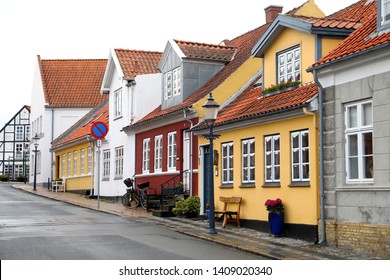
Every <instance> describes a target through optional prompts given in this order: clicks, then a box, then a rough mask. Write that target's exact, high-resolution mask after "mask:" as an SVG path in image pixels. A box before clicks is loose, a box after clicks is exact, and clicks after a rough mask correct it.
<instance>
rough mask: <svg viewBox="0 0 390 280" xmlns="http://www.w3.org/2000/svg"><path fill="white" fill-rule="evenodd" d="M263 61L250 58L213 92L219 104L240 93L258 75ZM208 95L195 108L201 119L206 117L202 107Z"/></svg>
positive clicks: (194, 105)
mask: <svg viewBox="0 0 390 280" xmlns="http://www.w3.org/2000/svg"><path fill="white" fill-rule="evenodd" d="M261 61H262V59H261V58H255V57H252V56H251V57H250V58H249V59H248V60H247V61H246V62H244V63H243V64H242V65H241V66H240V67H239V68H238V69H237V70H236V71H235V72H234V73H232V74H231V75H230V76H229V77H228V78H227V79H226V80H225V81H224V82H222V83H221V84H220V85H219V86H218V87H217V88H216V89H215V90H213V97H214V100H215V101H216V102H217V103H218V104H223V103H224V102H225V101H226V100H228V99H229V98H230V97H231V96H232V95H233V94H235V93H236V92H237V91H239V90H240V89H241V88H242V87H243V86H244V85H245V84H246V83H247V82H248V81H249V80H250V79H251V78H252V77H253V76H255V75H256V73H258V72H259V71H260V69H261V67H262V62H261ZM207 98H208V95H207V96H206V97H204V98H203V99H201V100H199V101H198V102H196V103H195V104H193V107H194V108H195V110H196V111H197V113H198V115H199V118H203V117H204V111H203V108H202V106H203V105H204V104H205V103H206V101H207Z"/></svg>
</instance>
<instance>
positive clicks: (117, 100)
mask: <svg viewBox="0 0 390 280" xmlns="http://www.w3.org/2000/svg"><path fill="white" fill-rule="evenodd" d="M122 109H123V107H122V88H120V89H118V90H116V91H115V92H114V118H120V117H122V114H123V111H122Z"/></svg>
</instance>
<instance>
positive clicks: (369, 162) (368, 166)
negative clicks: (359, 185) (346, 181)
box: [363, 156, 374, 179]
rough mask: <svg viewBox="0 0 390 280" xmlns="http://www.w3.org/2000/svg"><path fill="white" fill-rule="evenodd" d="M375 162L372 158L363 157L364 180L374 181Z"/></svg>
mask: <svg viewBox="0 0 390 280" xmlns="http://www.w3.org/2000/svg"><path fill="white" fill-rule="evenodd" d="M373 163H374V161H373V158H372V156H368V157H363V168H364V178H365V179H372V178H373V175H374V165H373Z"/></svg>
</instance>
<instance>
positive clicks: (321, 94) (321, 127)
mask: <svg viewBox="0 0 390 280" xmlns="http://www.w3.org/2000/svg"><path fill="white" fill-rule="evenodd" d="M313 76H314V81H315V82H316V84H317V86H318V99H319V104H318V106H319V108H318V110H319V118H320V120H319V130H320V219H321V222H320V224H321V239H320V240H319V241H318V244H319V245H324V244H325V243H326V229H325V226H326V225H325V184H324V121H323V118H324V113H323V111H324V100H323V99H324V88H323V87H322V85H321V83H320V81H319V80H318V76H317V70H313Z"/></svg>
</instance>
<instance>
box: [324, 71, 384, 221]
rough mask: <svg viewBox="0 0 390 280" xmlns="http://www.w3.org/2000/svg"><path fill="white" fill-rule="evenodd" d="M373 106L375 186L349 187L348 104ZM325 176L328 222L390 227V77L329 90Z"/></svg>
mask: <svg viewBox="0 0 390 280" xmlns="http://www.w3.org/2000/svg"><path fill="white" fill-rule="evenodd" d="M371 98H372V104H373V142H374V143H373V145H374V183H373V184H354V185H351V184H348V185H347V184H346V180H345V159H344V110H343V108H344V104H346V103H349V102H356V101H359V100H365V99H371ZM324 165H325V170H324V175H325V203H326V218H327V219H335V220H339V221H349V222H355V223H371V224H385V225H389V224H390V73H389V72H387V73H383V74H379V75H375V76H371V77H368V78H364V79H362V80H356V81H353V82H349V83H345V84H342V85H338V86H333V87H329V88H326V89H325V93H324Z"/></svg>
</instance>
